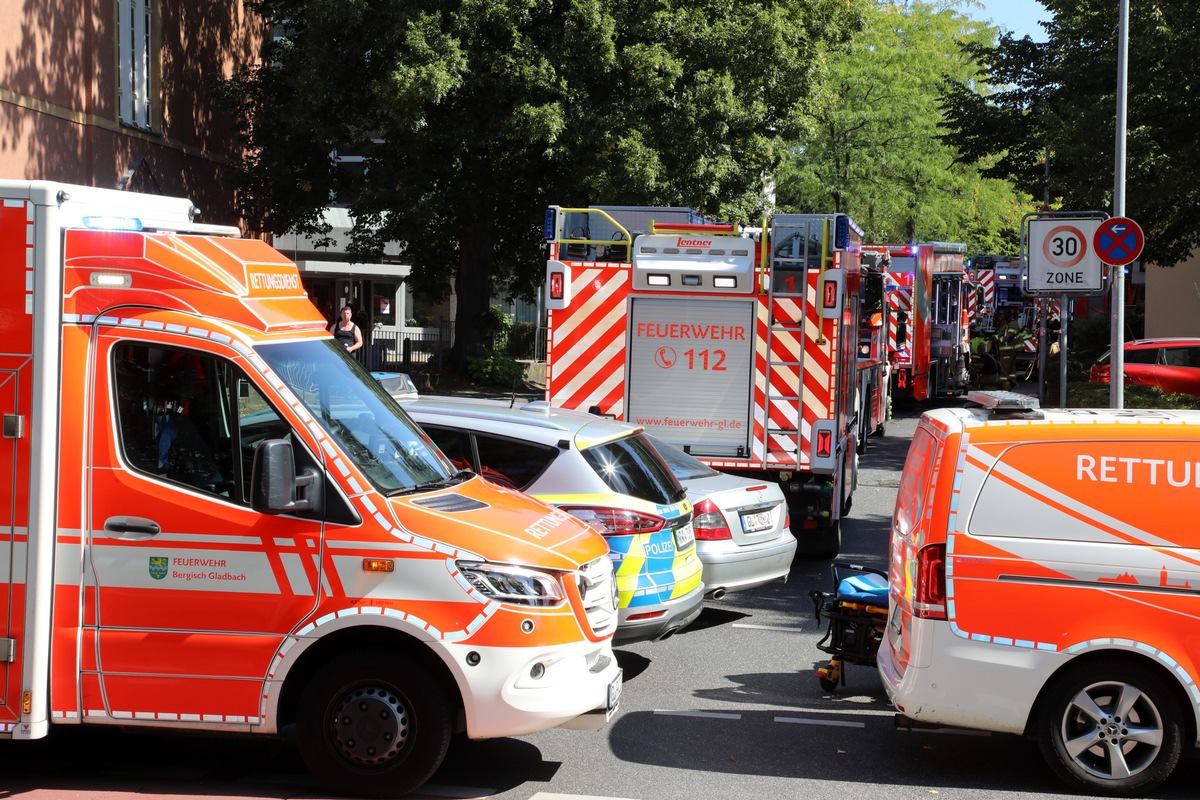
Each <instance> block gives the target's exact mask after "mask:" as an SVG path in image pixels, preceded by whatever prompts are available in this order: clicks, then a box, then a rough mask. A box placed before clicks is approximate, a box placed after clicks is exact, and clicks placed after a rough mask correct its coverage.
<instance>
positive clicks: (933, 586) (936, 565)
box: [913, 544, 946, 619]
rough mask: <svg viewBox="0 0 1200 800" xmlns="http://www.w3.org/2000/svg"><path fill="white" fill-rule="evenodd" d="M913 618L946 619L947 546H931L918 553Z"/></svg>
mask: <svg viewBox="0 0 1200 800" xmlns="http://www.w3.org/2000/svg"><path fill="white" fill-rule="evenodd" d="M913 616H914V617H920V618H921V619H946V545H945V544H930V545H926V546H925V547H922V548H921V549H920V550H918V551H917V586H916V592H915V596H914V598H913Z"/></svg>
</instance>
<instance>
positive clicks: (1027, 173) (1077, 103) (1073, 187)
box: [945, 0, 1200, 265]
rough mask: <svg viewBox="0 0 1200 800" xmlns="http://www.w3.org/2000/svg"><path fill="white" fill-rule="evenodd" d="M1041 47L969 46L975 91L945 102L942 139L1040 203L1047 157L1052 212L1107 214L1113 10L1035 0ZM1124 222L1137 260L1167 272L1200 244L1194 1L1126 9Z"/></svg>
mask: <svg viewBox="0 0 1200 800" xmlns="http://www.w3.org/2000/svg"><path fill="white" fill-rule="evenodd" d="M1041 2H1042V4H1043V5H1045V6H1046V7H1047V8H1048V9H1049V10H1050V11H1051V12H1052V13H1053V20H1052V21H1051V22H1050V23H1048V24H1047V26H1046V30H1047V33H1048V41H1047V42H1045V43H1040V44H1039V43H1035V42H1033V41H1032V40H1030V39H1028V38H1024V39H1015V38H1013V37H1011V36H1005V37H1002V38H1001V39H1000V40H999V42H998V43H996V44H995V45H992V46H980V45H970V46H968V48H967V51H966V52H967V53H968V54H969V55H970V56H971V57H972V58H973V59H974V60H976V62H977V63H978V64H979V65H980V67H981V68H982V69H983V71H984V73H985V75H986V78H987V80H986V84H987V85H990V86H995V87H999V91H995V92H987V91H981V90H980V85H979V84H976V83H973V82H970V81H959V82H957V83H955V84H954V85H953V86H951V87H950V88H949V89H948V91H947V93H946V97H945V102H946V110H947V119H948V125H949V135H948V140H949V141H950V142H951V143H952V144H954V145H955V146H956V147H958V148H959V150H960V151H961V154H962V158H963V159H965V160H968V161H972V160H974V159H978V158H991V159H993V161H992V163H991V165H990V168H989V169H988V171H987V174H988V175H990V176H993V177H1002V178H1010V179H1012V180H1013V181H1014V182H1015V183H1016V184H1017V185H1018V186H1020V187H1022V188H1024V189H1025V190H1026V191H1029V192H1030V193H1032V194H1034V195H1040V194H1041V191H1042V186H1043V182H1044V181H1045V169H1044V168H1045V161H1044V158H1045V148H1046V147H1049V150H1050V165H1049V185H1050V195H1051V197H1052V204H1054V205H1056V206H1058V207H1060V208H1065V209H1078V210H1090V209H1098V210H1111V208H1112V195H1113V183H1114V160H1115V158H1114V154H1115V140H1116V125H1115V119H1116V78H1117V66H1116V54H1117V29H1118V19H1117V6H1118V4H1117V2H1116V0H1112V2H1104V3H1100V2H1080V0H1041ZM1129 10H1130V18H1129V21H1130V24H1129V62H1128V66H1129V75H1128V96H1127V101H1128V104H1127V120H1128V136H1127V154H1126V183H1125V187H1126V191H1125V213H1126V215H1128V216H1130V217H1133V218H1134V219H1136V220H1138V222H1139V223H1140V224H1141V225H1142V228H1143V229H1144V230H1145V232H1146V260H1147V261H1149V262H1151V263H1155V264H1161V265H1173V264H1175V263H1177V262H1179V261H1180V260H1182V259H1184V258H1185V257H1186V256H1187V255H1188V254H1189V253H1190V252H1191V251H1192V250H1193V249H1194V248H1195V247H1197V246H1200V159H1197V158H1196V145H1197V142H1198V141H1200V137H1198V135H1197V130H1198V129H1200V95H1198V94H1197V92H1195V91H1194V88H1195V85H1196V80H1197V76H1200V50H1198V49H1197V48H1196V46H1195V42H1196V41H1197V34H1200V15H1197V13H1196V6H1195V3H1194V0H1153V2H1138V1H1137V0H1135V2H1131V3H1130V4H1129Z"/></svg>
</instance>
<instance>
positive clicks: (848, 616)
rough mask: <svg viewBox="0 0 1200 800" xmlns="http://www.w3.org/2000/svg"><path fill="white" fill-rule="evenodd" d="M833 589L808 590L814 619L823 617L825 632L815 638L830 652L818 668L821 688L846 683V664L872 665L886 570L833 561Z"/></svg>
mask: <svg viewBox="0 0 1200 800" xmlns="http://www.w3.org/2000/svg"><path fill="white" fill-rule="evenodd" d="M830 569H831V571H832V572H833V591H832V592H824V591H821V590H819V589H814V590H813V591H811V592H809V597H811V598H812V601H813V610H814V612H815V613H816V616H817V621H818V622H821V621H825V622H827V623H828V627H827V628H826V630H825V636H824V637H822V639H821V641H819V642H817V647H818V649H820V650H821V651H822V652H825V653H829V654H830V655H832V656H833V658H832V659H831V660H830V662H829V663H828V664H827V665H826V666H823V667H818V668H817V680H818V681H820V683H821V688H822V689H825V690H826V691H829V692H832V691H834V690H836V689H837V687H838V686H842V685H845V683H846V673H845V668H844V667H845V665H846V664H860V665H862V666H868V667H874V666H875V665H876V661H875V659H876V655H877V654H878V652H879V643H880V641H881V640H882V639H883V631H884V626H885V625H886V624H887V614H888V579H887V573H885V572H883V571H881V570H878V569H874V568H872V567H864V566H861V565H859V564H847V563H844V562H834V563H833V564H831V565H830Z"/></svg>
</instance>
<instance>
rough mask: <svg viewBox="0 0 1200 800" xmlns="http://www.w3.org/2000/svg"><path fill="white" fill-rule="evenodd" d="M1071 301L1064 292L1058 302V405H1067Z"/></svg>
mask: <svg viewBox="0 0 1200 800" xmlns="http://www.w3.org/2000/svg"><path fill="white" fill-rule="evenodd" d="M1070 303H1071V301H1070V300H1068V299H1067V296H1066V295H1065V294H1064V295H1063V296H1062V298H1061V299H1060V300H1059V303H1058V407H1059V408H1066V407H1067V320H1069V319H1070V318H1071V312H1070V309H1071V306H1070Z"/></svg>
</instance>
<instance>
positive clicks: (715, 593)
mask: <svg viewBox="0 0 1200 800" xmlns="http://www.w3.org/2000/svg"><path fill="white" fill-rule="evenodd" d="M724 596H725V587H724V586H718V587H717V588H716V589H713V590H712V591H711V592H709V593H708V595H707V597H708V599H709V600H720V599H721V598H722V597H724Z"/></svg>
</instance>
